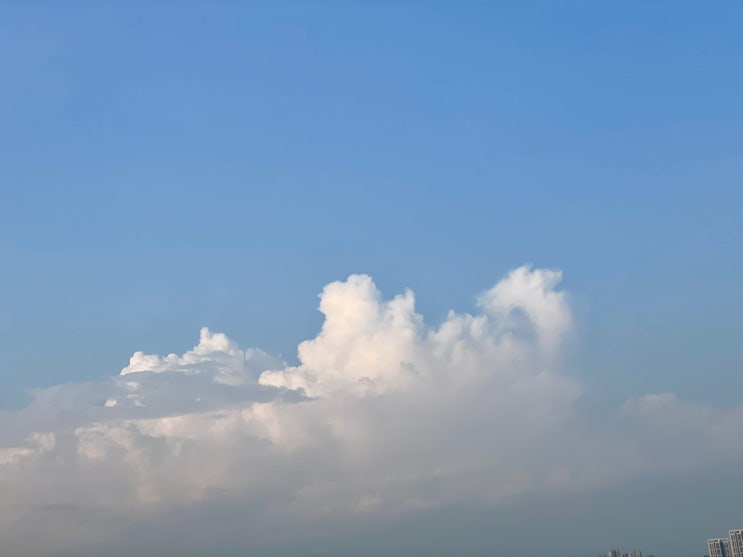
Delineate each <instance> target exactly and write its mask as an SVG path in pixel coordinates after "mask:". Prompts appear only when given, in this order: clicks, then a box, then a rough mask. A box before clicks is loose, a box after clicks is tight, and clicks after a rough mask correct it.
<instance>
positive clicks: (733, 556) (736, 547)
mask: <svg viewBox="0 0 743 557" xmlns="http://www.w3.org/2000/svg"><path fill="white" fill-rule="evenodd" d="M729 534H730V536H729V539H730V557H743V530H730V532H729ZM710 557H712V556H711V555H710Z"/></svg>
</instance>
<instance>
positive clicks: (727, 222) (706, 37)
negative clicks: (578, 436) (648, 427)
mask: <svg viewBox="0 0 743 557" xmlns="http://www.w3.org/2000/svg"><path fill="white" fill-rule="evenodd" d="M741 18H743V6H741V5H740V4H738V3H735V2H720V3H716V4H715V5H714V6H711V5H710V4H708V3H704V2H643V3H615V4H609V3H594V2H571V3H551V2H541V3H537V2H533V3H519V2H492V3H486V2H472V3H455V2H426V3H424V2H399V3H393V2H388V3H373V2H353V3H349V2H346V3H341V2H283V3H273V2H270V3H269V2H262V3H215V4H213V5H206V4H202V3H191V2H187V3H182V4H178V5H176V4H172V3H155V4H151V5H149V4H145V3H136V2H132V3H100V4H92V3H82V2H81V3H57V4H43V3H39V4H31V5H21V4H17V3H16V4H5V5H4V6H2V7H0V68H2V79H3V83H4V87H0V123H1V124H0V129H1V130H2V132H1V133H0V194H1V197H0V258H2V273H0V351H2V353H3V354H4V355H5V357H4V358H3V360H2V362H0V378H2V381H3V388H2V390H1V391H0V408H6V409H17V408H21V407H23V406H25V405H26V404H28V401H29V400H30V395H29V394H28V391H29V390H30V389H33V388H40V387H51V386H53V385H60V384H68V383H81V382H86V381H104V380H106V378H108V377H110V376H112V375H115V374H117V373H118V372H119V371H120V370H121V369H122V368H123V367H124V366H126V365H127V362H128V361H129V357H130V356H131V354H132V353H133V352H134V351H136V350H143V351H145V352H146V353H153V354H167V353H170V352H174V353H178V354H181V353H183V352H184V351H186V350H187V349H189V348H190V347H192V346H194V344H195V343H196V342H197V340H198V331H199V329H200V328H201V327H202V326H208V327H209V328H210V329H211V330H212V331H219V332H225V333H227V334H228V335H229V336H230V338H232V339H234V340H235V341H236V342H238V343H239V345H240V346H242V347H252V346H258V347H261V348H263V349H264V350H266V351H267V352H268V353H270V354H273V355H277V356H280V357H282V358H283V359H284V360H286V361H288V362H289V363H291V364H296V363H297V362H298V359H297V344H298V343H299V342H301V341H302V340H304V339H309V338H313V337H314V336H315V335H316V334H317V333H318V331H319V329H320V327H321V325H322V321H323V316H322V315H321V314H320V313H319V312H317V305H318V298H317V295H318V293H319V292H320V291H321V290H322V288H323V286H324V285H326V284H327V283H329V282H331V281H335V280H344V279H345V278H346V277H347V276H348V275H350V274H352V273H368V274H369V275H371V276H372V277H373V278H374V281H375V283H376V285H377V286H378V287H379V289H380V290H381V291H382V293H383V295H384V296H385V298H390V297H392V296H394V295H395V294H397V293H399V292H402V291H403V290H404V289H405V288H408V287H409V288H411V289H412V290H413V291H414V292H415V295H416V307H417V309H418V311H419V312H420V313H422V314H423V315H424V316H425V318H426V321H427V322H428V323H429V324H432V325H435V324H437V323H440V322H442V321H443V320H445V319H446V316H447V312H448V311H449V310H450V309H454V310H456V311H458V312H469V311H474V308H475V301H476V297H477V294H478V293H479V292H482V291H484V290H486V289H488V288H490V287H491V286H492V285H493V284H495V283H496V282H497V281H498V280H499V279H501V278H502V277H503V276H505V275H506V274H507V273H508V272H509V271H510V270H511V269H514V268H517V267H519V266H520V265H524V264H532V265H534V267H535V268H550V269H551V268H554V269H561V270H562V271H563V273H564V276H563V282H562V284H561V288H564V289H565V291H566V292H567V293H568V296H569V299H570V304H571V307H572V313H573V319H574V322H575V334H574V335H573V337H572V340H571V342H570V347H569V349H568V350H567V356H566V359H567V365H566V366H565V367H566V370H565V373H566V375H567V376H568V377H570V378H571V379H574V380H576V381H578V382H579V383H580V384H581V385H582V386H583V389H584V390H585V391H587V392H589V393H591V396H592V398H591V400H592V401H593V403H594V404H596V405H603V404H607V405H614V406H619V405H621V404H622V402H623V401H625V400H626V399H628V398H632V397H638V396H641V395H643V394H645V393H666V392H673V393H676V394H677V395H678V396H679V397H680V398H682V399H684V400H686V401H689V402H691V403H698V404H704V405H717V406H719V407H723V408H725V407H732V406H734V405H736V404H739V403H740V402H741V400H740V395H739V393H740V392H741V388H743V375H741V373H740V369H741V364H742V363H743V349H742V348H741V343H740V338H741V336H742V335H743V326H742V325H741V320H740V315H741V312H743V297H741V295H740V284H741V283H743V263H742V262H743V258H742V257H741V255H743V254H742V250H741V240H743V234H742V228H741V227H742V225H743V222H742V219H743V214H742V210H741V207H742V206H743V205H742V203H743V188H741V185H740V183H741V178H742V176H743V158H741V156H740V153H741V145H743V96H741V94H740V92H741V90H742V89H743V74H742V73H741V72H740V68H741V67H743V35H741V33H740V29H741ZM733 526H736V525H730V526H729V527H730V528H732V527H733ZM737 527H740V525H737ZM599 549H601V548H599Z"/></svg>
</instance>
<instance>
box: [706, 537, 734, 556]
mask: <svg viewBox="0 0 743 557" xmlns="http://www.w3.org/2000/svg"><path fill="white" fill-rule="evenodd" d="M707 549H708V551H709V557H733V554H732V552H731V551H730V538H711V539H709V540H707Z"/></svg>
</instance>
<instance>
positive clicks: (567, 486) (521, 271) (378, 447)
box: [0, 267, 743, 555]
mask: <svg viewBox="0 0 743 557" xmlns="http://www.w3.org/2000/svg"><path fill="white" fill-rule="evenodd" d="M560 279H561V274H560V272H558V271H552V270H542V269H531V268H529V267H521V268H518V269H516V270H514V271H512V272H511V273H509V274H508V275H507V276H505V277H504V278H503V279H502V280H501V281H499V282H498V283H497V284H496V285H495V286H494V287H493V288H491V289H489V290H487V291H486V292H484V293H482V294H481V295H480V296H479V297H478V304H477V309H478V312H477V313H475V314H468V313H455V312H453V311H452V312H450V313H449V315H448V316H447V317H446V319H445V320H444V321H443V322H442V323H441V324H439V325H437V326H435V327H431V326H427V325H426V324H425V322H424V320H423V318H422V316H421V315H419V314H417V313H416V311H415V297H414V295H413V293H412V292H411V291H406V292H404V293H402V294H400V295H398V296H395V297H394V298H392V299H389V300H385V299H384V298H383V297H382V295H381V293H380V292H379V290H378V289H377V287H376V286H375V284H374V282H373V280H372V279H371V278H370V277H369V276H366V275H352V276H350V277H349V278H348V279H347V280H345V281H339V282H333V283H331V284H328V285H327V286H326V287H325V288H324V289H323V291H322V294H321V296H320V311H321V312H322V313H323V314H324V317H325V320H324V323H323V326H322V329H321V331H320V332H319V333H318V335H317V336H316V337H315V338H313V339H311V340H307V341H305V342H302V343H301V344H300V345H299V347H298V360H299V365H297V366H287V365H286V364H285V363H283V362H281V361H280V360H278V359H276V358H273V357H271V356H269V355H268V354H266V353H264V352H262V351H261V350H259V349H247V350H243V349H241V348H240V347H239V346H238V345H237V344H236V343H235V342H234V341H233V340H231V339H229V338H228V337H227V336H225V335H224V334H220V333H213V332H211V331H209V330H208V329H206V328H205V329H202V330H201V334H200V338H199V342H198V344H197V345H196V346H195V347H194V348H193V349H192V350H189V351H187V352H186V353H185V354H183V355H181V356H178V355H175V354H170V355H167V356H158V355H145V354H143V353H142V352H135V353H134V355H133V356H132V358H131V360H130V362H129V364H128V365H127V366H126V367H124V368H123V369H122V371H121V374H120V375H118V376H116V377H112V378H110V380H108V381H105V382H102V383H87V384H70V385H60V386H56V387H52V388H48V389H42V390H39V391H36V392H35V395H34V396H35V398H34V401H33V402H32V404H31V405H30V406H29V407H28V408H25V409H22V410H20V411H16V412H6V413H5V414H4V415H3V416H2V418H3V423H4V428H3V432H2V437H0V440H2V442H3V444H4V445H5V446H4V448H1V449H0V490H2V493H3V497H2V500H0V536H3V537H4V538H5V539H9V540H11V541H10V542H8V543H9V544H10V545H9V547H11V548H12V549H13V551H14V552H15V554H22V552H23V550H25V551H27V552H28V553H29V554H39V555H42V554H52V553H55V552H57V553H58V552H59V550H60V548H64V547H67V548H74V547H75V545H76V544H77V545H79V544H80V540H81V539H83V540H90V535H91V533H90V532H89V529H90V528H91V527H92V526H91V524H95V537H96V538H102V539H105V538H106V536H113V535H114V534H115V533H116V532H117V531H118V530H119V529H121V528H123V527H125V525H127V524H132V523H136V522H137V521H143V520H148V521H149V520H157V517H164V516H167V514H168V513H172V512H175V511H176V510H177V509H184V508H189V507H190V506H193V505H201V506H203V505H209V504H212V503H213V502H215V501H222V500H225V499H226V498H229V499H237V500H240V501H241V502H242V503H241V505H242V507H243V508H245V507H248V508H250V509H252V511H251V512H252V513H253V514H255V515H256V516H258V517H260V520H262V521H265V522H270V523H273V524H282V523H288V522H292V523H295V524H297V523H302V522H303V521H304V522H313V521H318V520H320V521H322V520H325V519H327V520H328V521H330V522H332V521H333V520H338V518H339V517H343V516H349V515H359V516H365V517H389V516H409V515H410V514H415V513H419V512H429V511H430V510H431V509H438V508H446V507H447V506H449V505H486V506H487V505H494V504H499V503H500V502H503V501H510V500H513V499H514V498H518V497H523V496H526V495H530V494H547V493H558V492H559V493H562V492H566V491H567V492H569V491H573V492H580V491H582V490H583V491H585V490H590V489H596V488H597V487H599V486H606V485H611V484H612V483H616V482H618V481H622V480H623V479H626V478H628V477H632V476H633V475H636V474H641V473H646V472H647V471H649V470H664V469H676V468H678V467H679V466H686V467H693V466H699V465H702V464H703V459H701V458H699V456H698V453H699V451H698V448H699V447H700V446H702V447H704V448H705V450H706V453H705V456H706V458H709V457H710V455H714V458H716V459H723V460H725V459H727V460H728V461H731V462H737V461H738V460H740V459H743V454H742V453H741V451H740V449H737V448H731V443H730V441H734V442H735V443H737V445H735V446H736V447H740V446H743V444H741V443H740V441H741V434H740V431H741V428H740V426H741V424H742V423H743V410H742V409H740V408H737V409H732V410H720V409H712V408H708V407H704V406H699V405H691V404H686V403H683V402H680V401H678V400H677V399H676V397H675V396H673V395H646V396H642V397H639V398H637V399H633V400H631V401H628V402H627V403H625V404H624V405H623V406H622V407H621V408H619V409H616V410H614V409H608V410H607V411H606V412H605V414H601V415H593V416H587V415H586V414H585V411H584V410H581V405H580V404H578V402H579V400H580V399H581V397H583V396H584V395H583V389H582V388H581V386H580V385H579V384H578V383H577V382H576V381H575V380H573V379H572V378H571V377H570V374H569V373H567V372H566V370H565V369H564V368H563V366H564V364H563V362H562V361H561V352H562V347H563V345H564V343H565V341H566V339H568V338H569V337H570V335H571V334H572V317H571V312H570V307H569V304H568V300H567V298H566V295H565V294H564V293H563V292H562V291H560V290H558V285H559V282H560ZM695 449H696V450H695ZM736 459H737V460H736ZM55 509H56V510H55ZM59 509H64V512H63V513H62V514H63V515H64V519H62V518H60V512H59V511H58V510H59ZM91 512H93V513H94V514H95V516H96V519H95V520H91V519H90V518H89V516H90V513H91ZM75 517H78V519H75ZM323 517H325V518H323ZM19 524H20V525H21V526H22V525H25V524H37V525H38V524H44V525H46V526H47V529H46V530H45V531H48V532H51V533H50V534H49V535H47V536H41V537H36V538H35V539H34V540H33V543H31V542H30V541H29V539H28V538H27V537H24V534H23V533H24V532H25V531H26V530H24V528H23V527H19ZM61 524H64V525H65V526H64V528H61V527H60V525H61ZM60 532H61V533H60Z"/></svg>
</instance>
